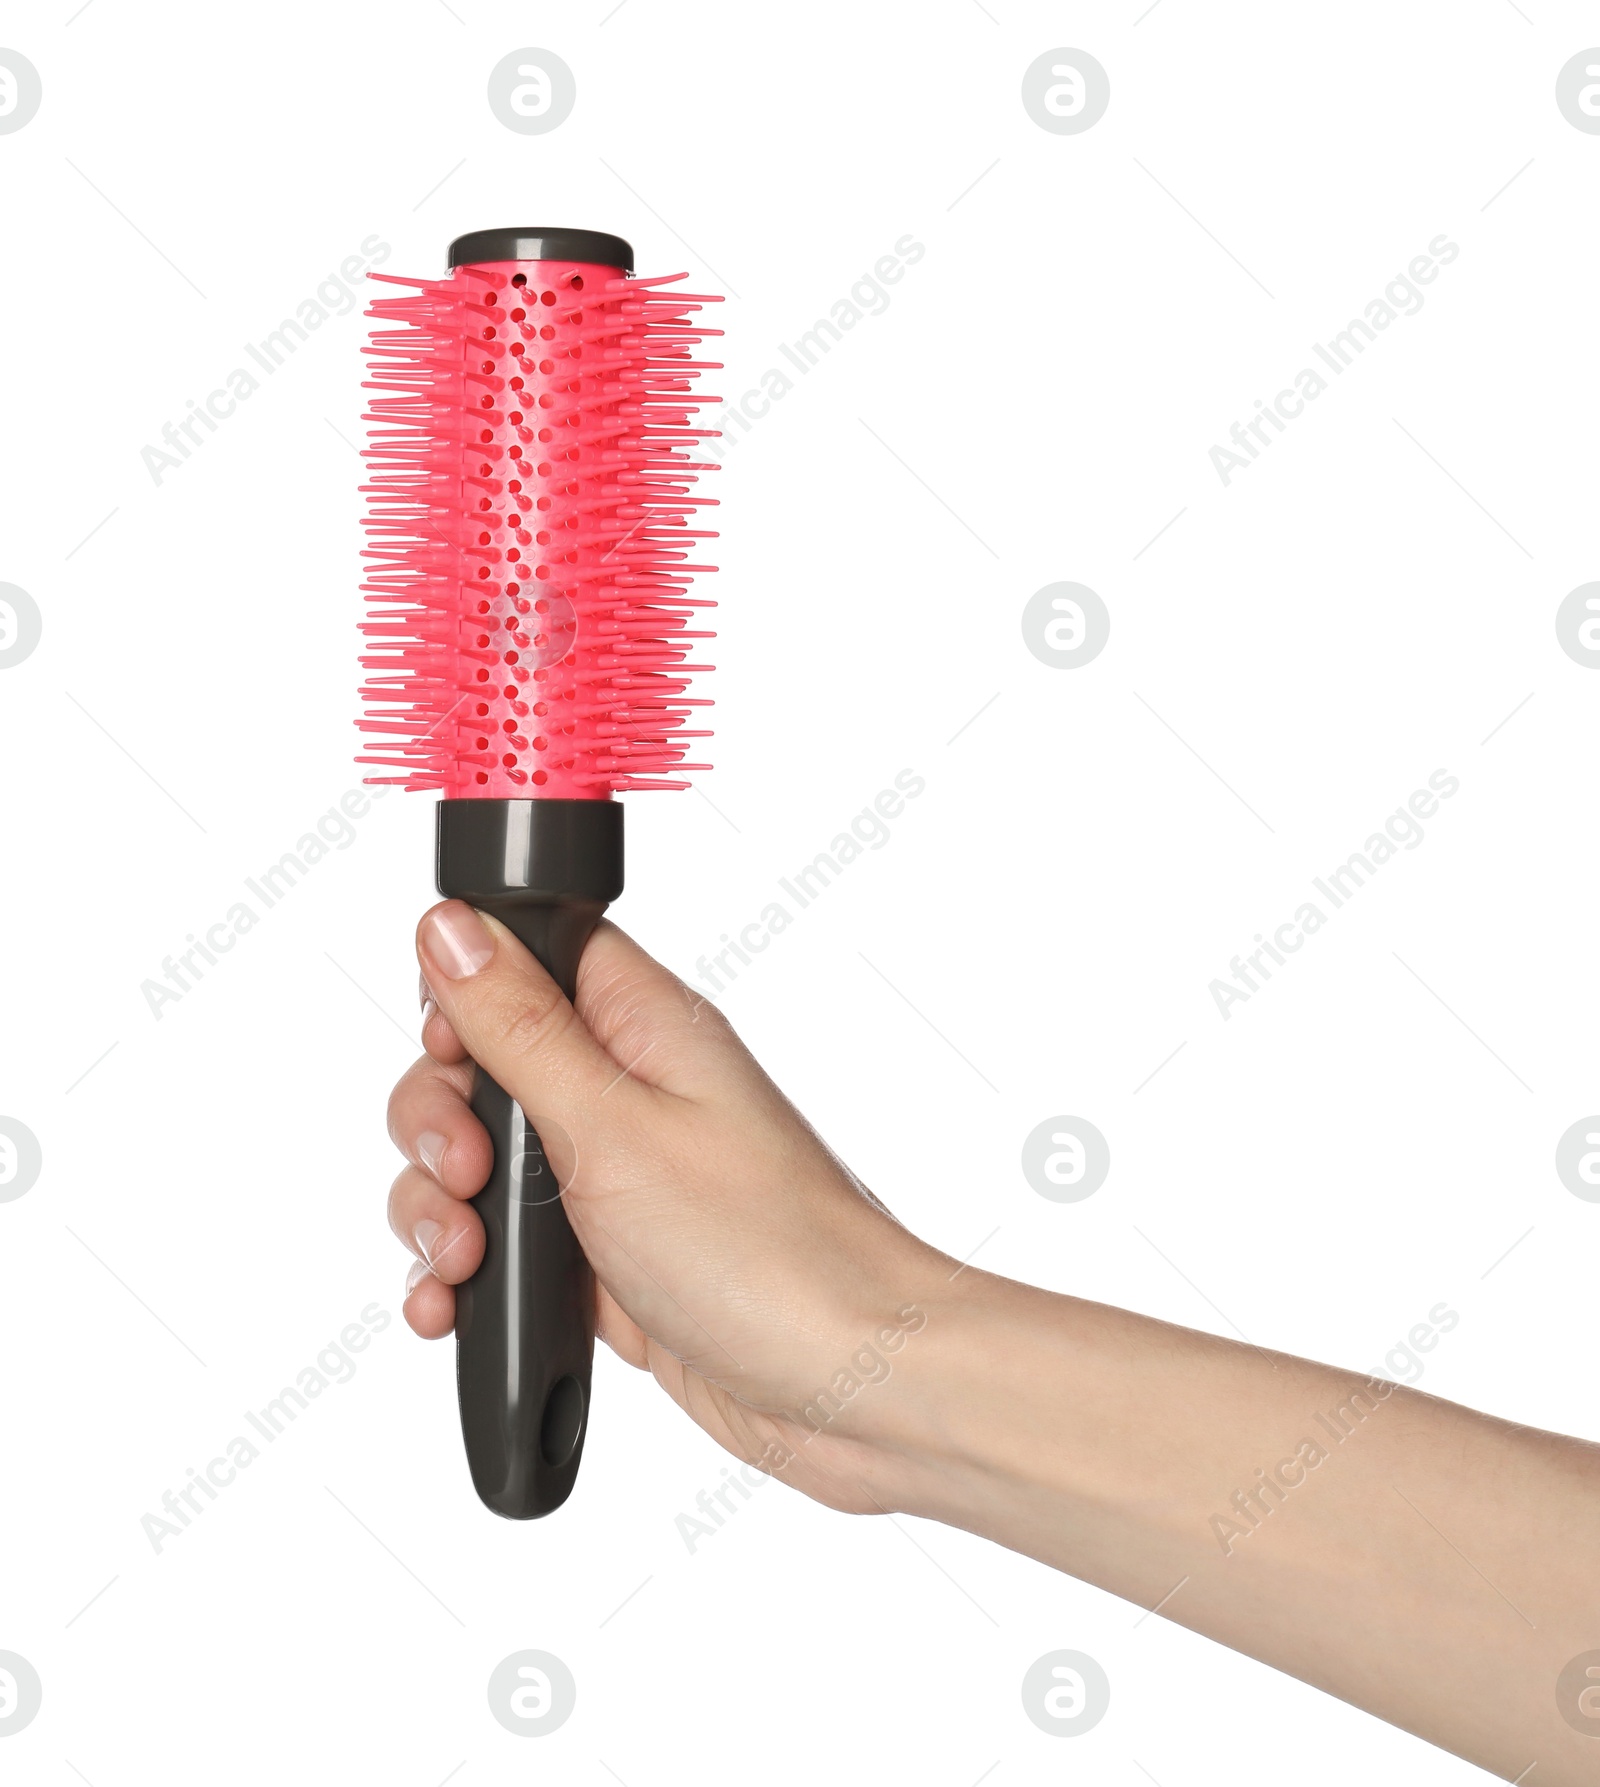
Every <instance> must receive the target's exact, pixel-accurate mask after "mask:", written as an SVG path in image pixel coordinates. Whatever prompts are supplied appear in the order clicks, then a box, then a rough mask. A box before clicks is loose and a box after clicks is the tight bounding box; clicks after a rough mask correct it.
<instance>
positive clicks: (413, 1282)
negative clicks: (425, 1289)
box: [406, 1260, 428, 1297]
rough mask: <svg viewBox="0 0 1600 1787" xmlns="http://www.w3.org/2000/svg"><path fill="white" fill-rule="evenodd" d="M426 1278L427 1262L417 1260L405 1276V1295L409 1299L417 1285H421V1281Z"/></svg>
mask: <svg viewBox="0 0 1600 1787" xmlns="http://www.w3.org/2000/svg"><path fill="white" fill-rule="evenodd" d="M427 1276H428V1262H427V1261H426V1260H418V1261H417V1263H416V1264H415V1265H414V1266H413V1267H412V1268H411V1270H410V1271H409V1272H408V1273H407V1274H406V1295H407V1296H408V1297H409V1296H410V1295H411V1293H412V1292H413V1291H414V1290H415V1289H416V1288H417V1286H418V1285H419V1284H421V1283H422V1281H423V1279H425V1278H426V1277H427Z"/></svg>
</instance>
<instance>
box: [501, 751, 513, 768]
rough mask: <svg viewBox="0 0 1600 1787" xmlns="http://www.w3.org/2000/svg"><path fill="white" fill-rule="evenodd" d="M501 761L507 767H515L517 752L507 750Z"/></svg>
mask: <svg viewBox="0 0 1600 1787" xmlns="http://www.w3.org/2000/svg"><path fill="white" fill-rule="evenodd" d="M500 761H501V763H502V764H503V765H504V766H505V767H506V768H507V769H515V768H516V767H517V759H516V754H515V753H514V752H512V751H507V752H506V754H505V756H503V757H502V758H501V759H500Z"/></svg>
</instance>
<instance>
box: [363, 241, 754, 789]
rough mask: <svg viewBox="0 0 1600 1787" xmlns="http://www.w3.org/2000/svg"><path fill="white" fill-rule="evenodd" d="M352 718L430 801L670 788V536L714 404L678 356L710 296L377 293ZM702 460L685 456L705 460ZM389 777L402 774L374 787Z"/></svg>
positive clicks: (445, 282)
mask: <svg viewBox="0 0 1600 1787" xmlns="http://www.w3.org/2000/svg"><path fill="white" fill-rule="evenodd" d="M371 277H373V278H374V279H379V280H382V281H383V282H384V283H386V284H388V285H390V286H392V287H399V288H403V290H402V291H400V292H397V293H396V294H395V295H393V296H385V297H382V298H378V299H375V300H374V302H373V303H372V304H371V306H370V307H369V309H368V311H367V314H368V316H370V317H372V318H373V319H374V321H375V323H376V324H377V325H379V326H376V327H375V328H374V329H373V332H372V335H371V339H370V341H369V344H368V366H369V370H370V373H371V377H370V378H369V379H368V380H367V382H366V383H365V384H364V385H363V387H362V388H363V390H365V391H367V392H369V393H370V394H371V395H370V396H369V398H368V411H367V416H366V420H367V422H368V424H369V432H368V442H369V444H368V446H367V447H366V448H365V450H364V452H363V458H364V460H365V462H366V465H367V478H368V481H367V482H366V483H364V484H363V485H362V486H361V490H362V494H363V496H365V497H366V498H367V502H368V513H367V516H366V522H365V530H366V535H367V540H368V545H367V547H366V549H365V550H364V551H363V553H362V555H361V556H362V562H363V565H364V567H365V574H366V581H365V582H364V583H363V584H362V586H361V587H362V590H363V592H364V593H365V595H366V597H367V618H366V620H365V622H364V623H363V627H362V631H363V633H364V634H365V636H366V638H367V641H368V648H369V655H366V656H364V657H362V659H361V665H362V668H363V669H364V670H365V671H367V672H368V673H369V674H368V677H367V681H366V683H365V686H364V687H363V689H362V691H361V699H362V703H363V706H364V707H365V709H366V717H365V718H364V719H362V720H360V721H358V722H357V725H358V726H359V728H360V730H361V733H362V736H363V739H364V741H365V742H366V743H367V744H368V745H369V746H370V747H371V750H372V754H371V755H366V756H362V757H360V758H358V759H357V761H358V762H360V763H363V764H367V765H370V766H372V767H373V768H374V769H381V770H385V771H389V772H391V773H388V774H382V775H378V774H374V775H371V776H369V777H368V778H367V779H368V781H370V782H373V783H378V784H387V785H393V786H398V787H405V788H419V789H439V790H440V791H442V792H443V793H444V794H445V795H446V796H447V797H449V798H453V799H460V798H463V797H474V796H481V797H486V798H500V799H504V798H513V799H515V798H527V797H530V796H538V797H554V798H559V799H569V800H603V799H607V798H609V797H610V796H611V795H612V794H615V793H619V792H622V791H624V790H639V791H644V790H652V789H663V788H687V787H688V786H689V783H687V782H684V781H681V780H678V779H677V778H678V777H679V776H681V775H683V774H685V773H687V772H689V771H692V770H699V769H705V768H708V767H709V765H706V764H699V763H686V762H684V761H683V759H684V757H685V756H686V754H687V751H688V748H689V741H691V740H698V739H702V738H707V737H709V736H710V734H709V733H708V732H706V731H704V730H690V729H689V727H688V719H689V715H690V713H691V711H692V710H693V709H695V708H699V707H706V706H709V705H710V703H709V701H708V700H707V699H706V698H705V697H703V696H698V697H696V696H689V695H686V694H685V693H684V691H685V690H686V689H687V688H688V686H689V685H688V681H687V678H688V677H689V676H690V675H691V674H699V673H702V672H704V671H707V670H709V669H710V668H711V666H710V665H704V664H690V663H687V662H685V661H684V660H685V659H686V658H687V657H688V655H689V648H690V642H695V643H696V644H698V642H700V641H702V640H706V639H710V638H713V637H714V635H713V634H711V633H709V632H706V631H704V630H701V629H699V628H697V627H694V626H692V625H691V621H692V620H693V619H695V618H697V617H696V616H695V615H694V613H693V611H694V610H697V609H704V608H711V607H714V606H715V603H713V602H710V601H709V600H707V599H706V598H704V597H693V596H690V595H688V594H687V593H686V592H687V589H688V587H689V582H688V580H689V579H690V578H691V577H693V576H697V575H703V574H704V573H706V572H709V571H711V570H714V569H715V567H714V566H711V565H703V564H699V563H691V562H690V558H691V555H693V556H695V557H698V556H699V554H697V553H695V552H694V547H695V543H696V542H698V541H702V540H709V539H715V538H716V536H715V534H713V533H709V532H707V531H706V530H705V529H703V528H698V527H692V526H690V525H689V523H690V521H691V519H692V518H693V516H694V512H695V510H697V509H699V508H704V507H715V506H716V505H715V499H714V498H711V497H702V496H695V495H693V494H691V491H692V488H693V486H694V484H695V481H696V478H697V476H698V475H699V474H700V473H702V472H708V471H715V470H716V469H717V467H716V465H715V464H714V463H712V462H707V461H703V460H700V459H698V458H696V457H694V456H693V455H694V452H695V447H696V443H697V442H700V441H703V440H707V439H713V438H715V437H716V435H717V433H718V431H717V430H715V429H705V428H699V427H696V426H693V424H694V423H695V422H696V421H697V420H698V419H699V418H698V412H699V410H700V409H701V407H702V406H704V405H706V404H708V403H715V402H717V401H719V400H718V399H716V398H714V397H707V396H704V395H702V394H701V393H699V392H698V391H696V390H695V388H694V381H695V380H696V379H698V377H699V376H700V374H701V373H702V372H703V371H707V370H712V369H713V368H714V367H715V364H716V363H715V362H711V361H703V360H695V359H693V358H691V357H690V356H691V353H692V352H693V350H694V349H695V348H696V347H698V346H699V344H700V343H701V342H702V341H704V340H706V339H707V338H709V337H712V336H715V335H719V334H720V333H721V331H720V330H717V329H711V328H706V327H703V326H702V325H701V324H700V323H699V322H698V321H695V320H692V319H693V317H694V313H696V312H697V311H699V309H700V308H701V306H702V305H706V304H713V303H720V302H721V301H722V300H721V299H720V298H719V297H715V296H712V295H709V294H705V293H688V292H680V291H677V290H675V289H672V288H673V287H674V286H675V285H676V283H677V282H678V281H679V280H682V279H685V278H687V277H688V276H687V275H686V274H683V273H674V274H668V275H665V276H663V277H661V278H657V279H633V278H629V277H626V276H624V274H623V273H622V271H621V269H619V268H608V267H596V266H588V265H579V264H575V263H565V262H554V261H521V262H493V263H485V264H483V265H479V266H470V267H459V268H457V269H456V270H455V272H454V273H453V274H452V275H451V276H450V277H448V278H446V279H406V278H402V277H399V276H396V275H393V274H373V275H372V276H371ZM702 451H703V449H702ZM392 772H400V773H392Z"/></svg>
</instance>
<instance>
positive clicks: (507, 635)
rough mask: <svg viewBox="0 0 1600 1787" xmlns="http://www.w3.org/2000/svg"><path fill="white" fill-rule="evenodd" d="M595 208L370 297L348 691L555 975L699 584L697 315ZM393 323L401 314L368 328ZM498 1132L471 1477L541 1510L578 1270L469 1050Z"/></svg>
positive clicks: (683, 683)
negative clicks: (355, 669)
mask: <svg viewBox="0 0 1600 1787" xmlns="http://www.w3.org/2000/svg"><path fill="white" fill-rule="evenodd" d="M632 263H633V250H632V249H631V248H630V247H629V246H628V244H627V243H626V242H624V241H622V240H621V239H620V238H618V237H616V236H609V235H602V234H599V233H597V232H595V231H591V230H565V229H504V230H480V231H477V232H475V233H473V234H472V235H468V236H462V237H460V238H458V239H457V240H456V241H455V242H454V243H452V244H451V248H450V255H449V272H448V274H447V276H446V277H444V278H441V279H397V278H395V277H394V276H393V275H391V274H386V273H375V274H372V275H370V277H371V278H373V279H377V280H381V281H383V282H385V283H387V284H391V285H400V286H405V287H408V288H412V289H410V290H409V291H408V292H407V294H406V295H405V296H397V297H392V298H384V299H380V300H378V301H376V302H375V303H374V304H373V305H372V307H371V309H370V310H369V311H368V315H369V316H371V317H373V318H375V319H376V323H377V326H376V327H375V328H374V331H373V335H372V339H371V342H370V345H369V350H368V352H369V361H370V366H371V370H372V374H373V376H372V378H371V379H370V380H369V381H368V383H367V385H366V387H365V388H366V389H367V390H369V391H372V392H375V393H377V395H375V396H374V397H373V398H372V400H371V408H370V411H369V413H368V415H367V418H366V420H367V421H368V422H369V424H371V425H372V432H371V436H370V439H371V443H372V444H371V445H370V446H369V447H368V449H367V450H366V454H365V457H366V458H367V459H368V460H369V461H370V462H371V465H370V472H371V478H372V481H371V482H370V483H369V484H366V485H364V486H363V494H364V495H365V496H366V497H367V498H368V501H369V514H368V517H367V522H366V529H367V533H368V535H369V536H370V544H369V547H368V549H367V551H366V552H365V554H364V557H365V558H366V559H367V561H368V575H367V581H366V582H365V583H364V584H363V586H362V588H363V590H364V592H365V593H366V595H367V597H368V599H369V605H368V617H367V619H366V621H365V622H364V623H363V628H362V630H363V632H364V633H365V634H366V635H367V637H368V639H369V641H370V642H371V646H370V650H371V655H370V656H366V657H363V658H362V660H361V662H362V665H363V668H364V669H365V670H367V671H368V672H369V676H368V680H367V683H366V685H365V687H364V689H363V690H362V699H363V703H364V705H365V707H366V718H364V719H362V720H360V721H359V722H358V724H359V725H360V726H361V728H362V729H363V730H364V731H365V732H366V733H368V734H376V735H379V738H378V740H377V741H375V742H376V743H378V744H380V745H381V748H382V750H383V753H384V754H383V755H374V756H364V757H362V758H361V759H360V761H361V762H362V763H365V764H376V765H382V766H384V767H385V768H387V769H388V770H389V771H390V772H391V773H390V774H387V775H381V776H371V777H369V778H368V779H369V780H370V781H373V782H387V783H399V784H401V785H402V786H404V787H406V788H430V789H438V790H439V791H440V794H441V795H442V797H443V798H442V799H441V800H440V802H439V805H438V865H437V867H438V886H439V892H440V893H441V894H443V895H445V896H446V897H449V898H454V899H462V900H466V901H468V902H470V903H471V904H472V905H474V906H476V907H479V908H480V909H482V910H483V911H485V912H488V913H490V914H492V915H493V916H494V917H495V918H497V919H499V920H500V921H501V923H503V924H505V925H506V926H508V927H509V929H510V930H512V931H513V932H514V933H515V934H516V935H517V936H518V937H519V938H520V939H521V940H522V942H523V943H525V944H526V945H527V947H528V948H529V949H530V950H532V951H533V953H534V954H535V955H536V956H537V957H538V958H539V960H540V961H541V962H542V963H543V964H544V966H545V968H546V969H547V970H548V971H549V973H550V975H551V976H552V978H553V979H554V980H555V981H556V983H557V984H558V985H559V986H560V987H561V989H562V991H563V992H564V993H565V994H566V995H567V997H568V998H569V999H570V998H572V997H573V996H574V995H575V993H576V989H577V974H578V960H579V957H580V956H581V955H582V953H583V948H584V944H585V943H586V942H587V941H588V938H589V936H590V934H591V932H592V931H593V929H594V927H595V925H596V923H597V922H598V921H599V918H600V915H601V914H602V913H603V912H604V911H605V908H606V906H607V905H608V904H609V903H610V901H612V900H614V899H615V898H616V897H617V895H618V894H619V893H621V891H622V808H621V805H620V804H619V803H618V802H617V801H616V800H615V799H614V798H613V797H614V796H615V795H617V794H618V793H620V792H623V791H632V790H635V789H647V788H685V787H687V786H688V783H686V782H683V781H681V780H676V779H674V777H675V774H676V772H679V771H683V770H692V769H704V768H707V767H709V766H708V765H705V764H696V763H687V762H685V761H684V758H685V757H686V755H687V754H688V752H689V750H690V749H692V748H693V747H692V746H691V745H690V743H689V741H690V740H692V739H697V738H704V737H706V736H707V734H706V733H704V732H701V731H694V730H691V729H690V724H689V723H690V721H691V719H692V718H693V710H694V709H696V708H700V707H707V706H709V705H710V703H709V701H707V700H705V699H704V698H703V697H702V698H698V699H696V698H694V697H691V696H690V695H689V694H687V693H686V691H687V689H688V687H689V684H688V681H687V678H688V676H689V674H690V672H692V671H697V670H705V669H709V668H710V666H709V665H703V664H690V663H688V662H686V659H687V658H688V657H689V655H690V652H691V651H692V650H693V649H694V647H693V645H692V644H691V642H692V641H697V640H701V639H707V638H709V637H711V635H710V634H708V633H705V632H700V631H695V630H692V629H691V627H690V624H689V623H690V621H691V620H692V619H693V618H694V616H693V611H694V610H695V609H697V608H709V607H712V606H714V604H712V603H710V602H708V601H705V600H703V599H696V598H693V597H691V596H690V595H689V594H688V587H689V579H690V576H691V574H692V573H694V572H697V571H707V570H712V569H714V568H715V567H713V566H709V565H695V564H690V563H689V562H688V560H689V558H690V557H691V556H692V554H693V551H694V544H693V543H694V542H695V541H698V540H702V539H708V538H711V537H713V536H711V535H708V534H706V533H703V532H701V531H699V530H697V529H695V528H693V527H692V526H691V525H690V523H691V522H692V521H693V519H694V517H695V511H696V510H698V509H699V508H701V507H703V506H706V505H708V504H710V503H711V501H712V499H711V498H709V497H703V496H695V495H693V494H692V489H693V485H694V481H695V475H696V474H697V473H698V472H702V471H709V470H713V469H715V468H714V467H713V466H710V465H706V464H700V463H697V462H696V460H695V452H696V446H695V443H696V442H698V441H700V440H702V439H705V438H708V437H710V436H713V435H715V433H716V432H717V431H716V430H714V429H701V428H695V427H692V426H691V423H692V422H693V421H694V419H695V415H694V412H695V410H696V407H697V404H699V403H705V402H714V401H716V400H715V399H708V398H705V397H696V396H695V395H693V391H694V385H693V381H694V379H695V378H696V377H697V375H698V373H699V372H700V370H701V369H702V366H701V364H700V363H697V362H695V361H693V360H692V359H691V358H690V355H691V353H692V351H693V349H694V345H695V343H696V342H698V341H699V340H700V339H701V338H702V337H704V336H707V335H714V334H720V333H721V331H720V330H712V329H704V328H701V327H700V326H699V325H698V323H697V321H696V320H695V318H696V313H697V312H698V311H699V310H700V308H701V306H702V305H704V304H706V303H709V302H719V301H720V300H715V299H711V298H709V297H705V296H701V295H695V294H685V293H674V292H671V291H669V290H668V289H667V288H669V287H671V286H672V285H674V284H675V283H676V281H677V280H680V279H683V278H685V277H687V276H686V275H685V274H681V273H678V274H672V275H669V276H667V277H665V278H661V279H635V278H634V277H633V275H632V272H631V268H632ZM384 325H392V326H387V327H386V326H384ZM472 1109H473V1111H474V1112H475V1113H476V1115H477V1116H478V1118H479V1120H480V1121H481V1122H482V1123H483V1125H484V1127H485V1128H486V1129H487V1130H488V1132H489V1136H490V1139H491V1141H492V1143H493V1145H494V1168H493V1171H492V1172H491V1174H490V1177H489V1182H488V1184H487V1185H485V1187H484V1188H483V1190H482V1191H481V1192H480V1193H479V1195H478V1196H477V1198H476V1199H475V1200H474V1205H475V1208H476V1209H477V1211H478V1214H479V1215H480V1216H481V1217H482V1218H483V1227H484V1235H485V1247H484V1255H483V1263H482V1265H481V1266H480V1267H479V1268H478V1270H477V1272H476V1273H474V1274H473V1276H472V1277H471V1278H470V1279H468V1280H467V1282H466V1283H464V1284H462V1285H460V1286H459V1287H458V1288H457V1291H456V1379H457V1386H458V1392H459V1399H460V1404H461V1426H462V1433H463V1436H464V1438H465V1441H466V1452H467V1462H468V1465H469V1467H470V1469H471V1472H472V1481H473V1484H474V1486H475V1487H476V1489H477V1492H478V1495H479V1496H480V1497H481V1499H482V1500H483V1501H484V1503H485V1504H486V1505H487V1506H488V1507H490V1508H492V1509H493V1510H494V1511H495V1512H496V1513H497V1514H503V1515H506V1516H508V1517H509V1518H511V1519H514V1520H528V1519H532V1518H534V1517H536V1516H538V1515H541V1514H548V1513H549V1512H551V1510H552V1509H554V1508H558V1507H560V1505H561V1504H562V1502H564V1501H565V1500H566V1499H567V1496H568V1495H569V1494H570V1493H571V1491H572V1485H573V1482H574V1481H575V1479H576V1477H577V1472H578V1464H579V1460H580V1457H581V1455H582V1450H583V1439H584V1434H585V1431H586V1428H587V1424H588V1416H589V1379H590V1368H591V1364H592V1361H593V1357H594V1281H593V1277H592V1275H591V1273H590V1269H589V1265H588V1262H587V1261H586V1260H585V1258H584V1256H583V1252H582V1250H581V1248H580V1247H579V1246H578V1243H577V1240H576V1238H575V1237H574V1235H573V1232H572V1229H571V1226H570V1225H569V1223H568V1221H567V1213H566V1209H565V1207H564V1205H563V1202H562V1194H561V1188H560V1187H559V1186H558V1185H557V1184H556V1181H555V1175H554V1173H553V1171H552V1170H551V1168H550V1166H549V1163H548V1162H547V1160H546V1158H545V1153H544V1149H543V1148H542V1147H541V1145H540V1142H539V1138H538V1135H537V1134H536V1133H535V1131H534V1128H533V1126H532V1124H531V1123H530V1122H529V1120H528V1118H527V1116H526V1115H525V1114H524V1113H523V1112H522V1111H521V1110H520V1109H518V1107H517V1105H516V1103H515V1102H514V1101H513V1100H512V1099H511V1098H510V1097H509V1096H508V1095H507V1094H506V1093H505V1092H504V1091H503V1090H502V1089H501V1088H500V1087H499V1086H497V1085H496V1084H495V1082H494V1081H493V1080H492V1079H491V1078H490V1077H489V1075H488V1074H486V1073H484V1072H483V1071H482V1069H481V1068H480V1069H479V1071H478V1073H477V1075H476V1079H475V1084H474V1089H473V1094H472Z"/></svg>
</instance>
